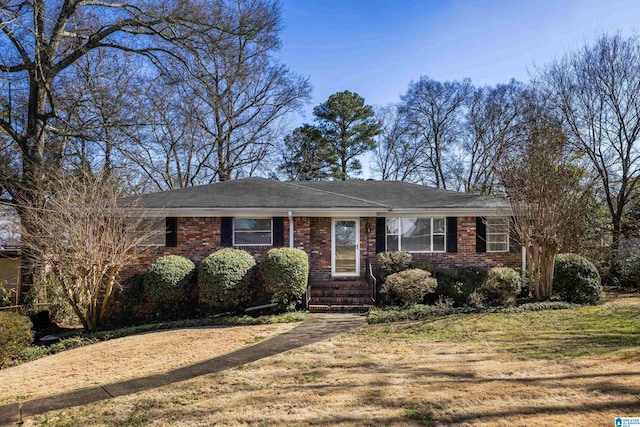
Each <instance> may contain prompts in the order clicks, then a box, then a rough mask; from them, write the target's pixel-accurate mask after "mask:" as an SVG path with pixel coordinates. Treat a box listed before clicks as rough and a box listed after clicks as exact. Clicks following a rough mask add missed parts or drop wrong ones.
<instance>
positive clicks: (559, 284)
mask: <svg viewBox="0 0 640 427" xmlns="http://www.w3.org/2000/svg"><path fill="white" fill-rule="evenodd" d="M419 270H424V272H425V273H427V274H428V273H432V275H433V278H431V277H430V276H425V275H419V274H418V273H416V272H415V271H419ZM377 277H378V281H379V283H381V284H382V286H381V295H382V297H383V298H382V299H383V302H384V303H386V304H389V305H410V304H414V303H417V302H426V303H434V302H436V301H437V300H442V301H447V303H448V304H451V305H453V306H457V307H462V306H474V307H484V306H513V305H515V303H516V298H517V297H519V296H525V297H526V296H528V293H529V290H528V289H527V287H526V283H525V280H523V278H522V277H521V275H520V273H519V272H517V271H516V270H514V269H512V268H508V267H494V268H492V269H489V270H488V269H484V268H480V267H464V268H451V269H442V270H435V269H434V268H433V267H432V266H430V265H428V264H425V263H419V262H414V261H413V259H412V255H411V254H410V253H406V252H382V253H380V254H378V271H377ZM427 278H428V279H429V282H428V283H429V284H428V285H427V284H426V283H427V282H424V281H425V280H426V279H427ZM434 279H435V280H434ZM434 284H435V285H434ZM553 289H554V292H555V293H556V294H557V295H558V296H559V297H560V298H561V299H562V300H563V301H567V302H569V303H577V304H594V303H596V302H598V301H599V300H600V298H601V296H602V286H601V283H600V276H599V274H598V270H597V269H596V267H595V266H594V265H593V263H591V262H590V261H589V260H587V259H586V258H584V257H582V256H580V255H576V254H561V255H558V256H557V257H556V262H555V275H554V282H553Z"/></svg>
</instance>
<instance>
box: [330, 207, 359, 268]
mask: <svg viewBox="0 0 640 427" xmlns="http://www.w3.org/2000/svg"><path fill="white" fill-rule="evenodd" d="M337 221H353V222H355V224H356V254H355V255H356V268H355V271H353V272H348V273H336V222H337ZM331 276H333V277H360V218H331Z"/></svg>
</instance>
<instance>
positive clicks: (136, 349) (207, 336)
mask: <svg viewBox="0 0 640 427" xmlns="http://www.w3.org/2000/svg"><path fill="white" fill-rule="evenodd" d="M297 324H298V323H286V324H276V325H259V326H237V327H207V328H192V329H178V330H172V331H162V332H152V333H146V334H140V335H133V336H129V337H124V338H119V339H115V340H110V341H105V342H102V343H98V344H93V345H90V346H87V347H82V348H77V349H73V350H68V351H64V352H62V353H58V354H55V355H52V356H47V357H44V358H42V359H38V360H35V361H33V362H29V363H25V364H23V365H20V366H16V367H13V368H9V369H4V370H2V371H0V384H3V387H0V403H9V402H13V401H16V400H24V399H30V398H33V397H41V396H47V395H51V394H57V393H61V392H64V391H69V390H74V389H78V388H84V387H90V386H94V385H98V384H106V383H111V382H116V381H122V380H126V379H131V378H138V377H142V376H145V375H148V374H152V373H158V372H164V371H168V370H171V369H174V368H178V367H181V366H186V365H191V364H194V363H197V362H200V361H203V360H207V359H210V358H213V357H216V356H220V355H222V354H225V353H229V352H231V351H234V350H237V349H239V348H241V347H245V346H248V345H251V344H255V343H257V342H259V341H262V340H264V339H266V338H269V337H271V336H274V335H277V334H281V333H283V332H286V331H288V330H290V329H292V328H293V327H295V326H296V325H297Z"/></svg>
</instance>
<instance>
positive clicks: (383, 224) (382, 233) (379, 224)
mask: <svg viewBox="0 0 640 427" xmlns="http://www.w3.org/2000/svg"><path fill="white" fill-rule="evenodd" d="M386 238H387V220H386V219H385V218H376V253H377V254H378V253H380V252H384V251H385V250H386V248H387V242H386Z"/></svg>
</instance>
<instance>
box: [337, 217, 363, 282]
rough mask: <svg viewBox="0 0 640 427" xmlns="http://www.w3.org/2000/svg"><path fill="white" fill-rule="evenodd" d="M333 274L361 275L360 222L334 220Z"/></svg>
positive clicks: (355, 220) (354, 220)
mask: <svg viewBox="0 0 640 427" xmlns="http://www.w3.org/2000/svg"><path fill="white" fill-rule="evenodd" d="M331 274H332V275H334V276H359V275H360V220H359V219H357V218H356V219H334V220H333V224H332V227H331Z"/></svg>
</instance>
